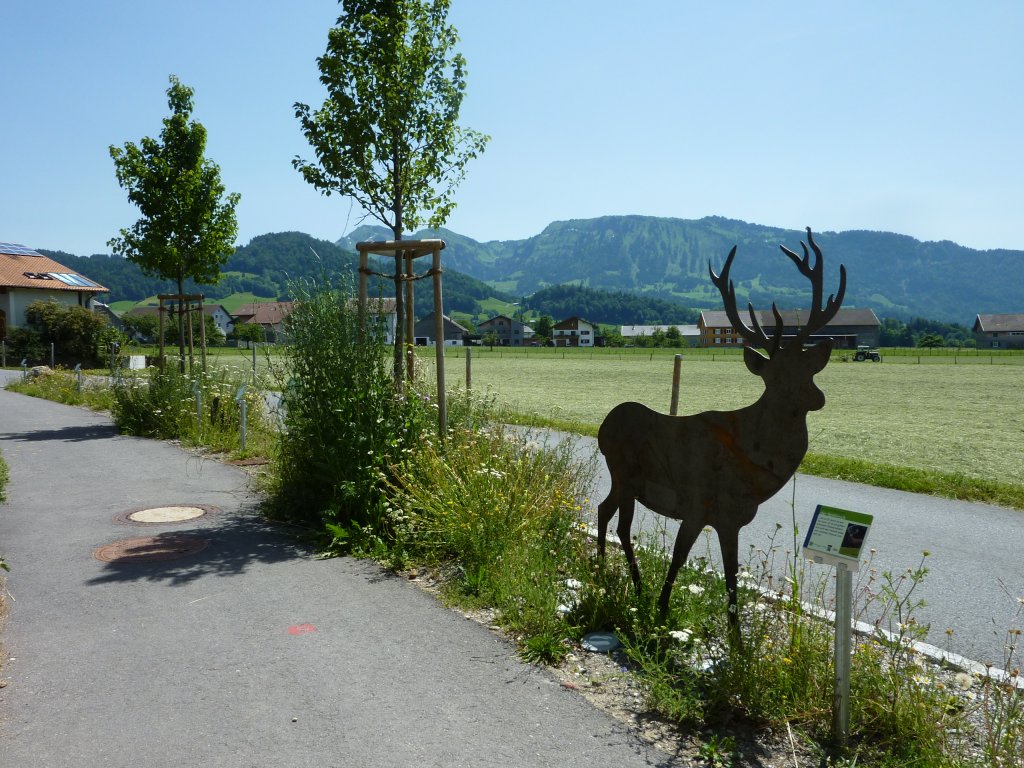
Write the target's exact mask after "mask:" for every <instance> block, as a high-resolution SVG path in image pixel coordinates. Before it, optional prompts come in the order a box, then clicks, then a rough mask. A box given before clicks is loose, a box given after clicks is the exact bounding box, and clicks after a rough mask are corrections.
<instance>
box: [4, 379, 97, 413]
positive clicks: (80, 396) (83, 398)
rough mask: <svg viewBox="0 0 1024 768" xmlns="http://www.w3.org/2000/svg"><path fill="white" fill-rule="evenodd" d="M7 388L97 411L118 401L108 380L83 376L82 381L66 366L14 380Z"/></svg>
mask: <svg viewBox="0 0 1024 768" xmlns="http://www.w3.org/2000/svg"><path fill="white" fill-rule="evenodd" d="M7 389H10V390H12V391H14V392H20V393H21V394H23V395H30V396H32V397H40V398H43V399H44V400H53V401H54V402H57V403H64V404H65V405H80V406H84V407H85V408H91V409H92V410H94V411H109V410H111V409H112V408H113V405H114V393H113V390H111V388H110V387H109V386H107V385H106V381H105V380H103V381H100V382H97V381H96V380H93V379H90V378H89V377H87V376H83V377H82V383H81V385H79V379H78V375H77V374H75V373H69V372H67V371H62V370H57V371H53V372H51V373H47V374H45V375H42V376H33V377H31V378H27V379H19V380H15V381H11V382H9V383H8V384H7Z"/></svg>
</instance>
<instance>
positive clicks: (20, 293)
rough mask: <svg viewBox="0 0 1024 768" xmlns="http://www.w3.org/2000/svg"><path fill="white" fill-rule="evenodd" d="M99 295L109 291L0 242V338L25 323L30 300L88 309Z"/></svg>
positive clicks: (33, 253)
mask: <svg viewBox="0 0 1024 768" xmlns="http://www.w3.org/2000/svg"><path fill="white" fill-rule="evenodd" d="M101 293H109V290H108V289H107V288H104V287H103V286H102V285H100V284H99V283H97V282H94V281H92V280H90V279H89V278H87V277H84V276H82V275H80V274H78V273H77V272H74V271H72V270H70V269H68V268H67V267H65V266H64V265H63V264H60V263H58V262H56V261H54V260H53V259H51V258H49V257H47V256H44V255H43V254H41V253H37V252H36V251H33V250H32V249H31V248H26V247H25V246H23V245H16V244H14V243H0V339H6V338H7V330H8V329H9V328H17V327H19V326H21V325H24V324H25V310H26V309H27V308H28V305H29V304H31V303H32V302H33V301H39V300H43V301H48V300H49V301H56V302H57V303H58V304H65V305H67V306H79V307H85V308H86V309H90V310H91V309H92V308H93V307H92V304H93V300H94V298H95V297H96V295H97V294H101Z"/></svg>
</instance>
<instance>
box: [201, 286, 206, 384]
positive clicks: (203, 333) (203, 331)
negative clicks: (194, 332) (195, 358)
mask: <svg viewBox="0 0 1024 768" xmlns="http://www.w3.org/2000/svg"><path fill="white" fill-rule="evenodd" d="M199 343H200V344H202V345H203V346H202V349H201V355H202V361H203V373H204V374H205V373H206V315H204V314H203V295H202V294H199Z"/></svg>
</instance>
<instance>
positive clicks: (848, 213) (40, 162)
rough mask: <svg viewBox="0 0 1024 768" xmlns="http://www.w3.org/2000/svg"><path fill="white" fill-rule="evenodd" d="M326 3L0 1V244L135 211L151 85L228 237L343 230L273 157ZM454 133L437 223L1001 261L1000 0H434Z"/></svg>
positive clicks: (1009, 157) (298, 95)
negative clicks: (210, 182) (788, 240)
mask: <svg viewBox="0 0 1024 768" xmlns="http://www.w3.org/2000/svg"><path fill="white" fill-rule="evenodd" d="M337 15H338V6H337V4H336V3H335V2H332V1H331V0H291V1H290V2H287V3H285V2H280V0H274V1H273V2H271V1H270V0H177V1H176V2H168V1H165V0H144V1H141V2H140V0H95V1H94V2H88V3H83V2H71V0H35V1H34V2H13V1H11V2H4V3H3V4H2V7H0V32H2V35H3V41H4V42H3V58H2V62H0V97H2V107H3V118H2V119H0V152H2V155H0V163H2V165H0V167H2V184H0V240H3V241H8V242H17V243H23V244H25V245H28V246H31V247H37V248H52V249H59V250H64V251H69V252H71V253H76V254H82V255H84V254H91V253H96V252H103V253H105V252H108V249H107V247H106V242H107V240H108V239H110V238H111V237H113V236H114V235H116V234H117V232H118V230H119V229H120V228H122V227H126V226H129V225H131V223H133V222H134V221H135V219H136V218H137V212H136V210H135V209H134V208H132V207H131V206H130V205H129V204H128V202H127V199H126V196H125V194H124V192H123V191H122V190H121V189H120V187H118V185H117V181H116V179H115V177H114V170H113V163H112V161H111V159H110V157H109V154H108V149H107V148H108V146H109V145H110V144H117V145H122V144H123V143H124V142H126V141H138V140H139V139H140V138H141V137H143V136H158V135H159V131H160V128H161V124H160V121H161V119H162V118H163V117H164V116H166V114H167V112H168V108H167V101H166V95H165V91H166V89H167V85H168V83H167V78H168V75H169V74H171V73H174V74H176V75H178V76H179V77H180V78H181V80H182V81H183V82H184V83H186V84H187V85H189V86H191V87H193V88H194V89H195V91H196V97H195V102H196V110H195V113H194V117H195V118H196V119H198V120H199V121H200V122H202V123H203V124H204V125H205V126H206V128H207V130H208V132H209V141H208V145H207V156H208V157H210V158H211V159H213V160H214V161H215V162H217V163H218V164H219V165H220V167H221V173H222V178H223V180H224V182H225V184H226V186H227V188H228V190H230V191H234V192H240V193H241V194H242V202H241V204H240V205H239V208H238V219H239V242H240V243H246V242H248V241H249V240H250V239H251V238H253V237H255V236H257V235H260V234H263V233H266V232H278V231H285V230H299V231H302V232H307V233H309V234H311V235H314V236H315V237H320V238H325V239H329V240H336V239H337V238H338V237H340V236H341V235H342V234H344V233H346V232H347V231H349V230H351V229H352V228H353V227H354V226H355V225H356V224H358V223H359V219H360V213H359V211H358V210H354V209H352V207H351V205H350V204H349V202H348V201H346V200H344V199H341V198H338V197H336V196H334V197H330V198H325V197H323V196H321V195H320V194H319V193H318V192H317V191H316V190H315V189H313V188H312V187H310V186H308V185H307V184H305V182H303V181H302V179H301V177H300V176H299V175H298V173H296V172H295V171H294V170H293V169H292V167H291V163H290V161H291V159H292V157H293V156H295V155H296V154H300V155H303V156H305V157H311V153H310V151H309V149H308V147H307V145H306V144H305V141H304V139H303V137H302V134H301V132H300V130H299V126H298V122H297V120H296V119H295V117H294V112H293V109H292V104H293V102H295V101H305V102H307V103H310V104H312V105H317V106H318V105H319V103H320V102H321V101H322V97H323V93H322V90H321V87H320V85H319V82H318V80H317V77H318V71H317V69H316V63H315V59H316V57H317V56H319V55H320V54H322V53H323V50H324V44H325V42H326V33H327V28H328V27H329V26H330V25H331V24H332V23H333V22H334V20H335V19H336V17H337ZM451 21H452V22H453V23H454V24H455V25H456V26H457V27H458V29H459V32H460V36H461V43H460V50H461V51H462V52H463V54H465V56H466V58H467V60H468V63H469V78H468V96H467V98H466V101H465V102H464V104H463V110H462V123H463V124H464V125H466V126H468V127H471V128H474V129H476V130H479V131H482V132H484V133H487V134H490V135H491V137H492V139H491V143H490V145H489V147H488V149H487V151H486V152H485V153H484V155H483V156H481V157H480V158H479V159H478V160H476V161H474V162H473V163H471V164H470V166H469V168H468V176H467V179H466V181H465V182H464V183H463V185H462V186H461V187H460V188H459V190H458V192H457V201H458V208H457V209H456V211H455V213H454V214H453V216H452V217H451V219H450V220H449V222H448V226H449V227H450V228H451V229H453V230H455V231H457V232H460V233H462V234H465V235H468V236H470V237H473V238H475V239H477V240H482V241H487V240H507V239H518V238H525V237H529V236H531V235H534V234H537V233H539V232H540V231H541V230H542V229H543V227H544V226H545V225H547V224H548V223H550V222H551V221H555V220H564V219H571V218H589V217H594V216H601V215H606V214H643V215H653V216H674V217H679V218H699V217H702V216H706V215H721V216H726V217H730V218H737V219H743V220H746V221H750V222H755V223H759V224H768V225H773V226H780V227H787V228H793V229H799V228H802V227H804V226H807V225H810V226H812V227H813V228H814V229H815V230H821V231H825V230H847V229H873V230H887V231H894V232H900V233H903V234H907V235H911V236H913V237H916V238H918V239H921V240H953V241H955V242H958V243H961V244H964V245H968V246H971V247H974V248H1000V247H1003V248H1015V249H1024V227H1022V226H1021V217H1022V213H1024V210H1022V208H1024V139H1022V128H1024V97H1022V92H1021V78H1022V76H1024V66H1022V64H1024V45H1022V44H1021V40H1022V39H1024V3H1021V2H1019V1H1018V0H1006V1H1002V2H1000V1H992V2H988V1H987V0H980V1H979V2H971V3H967V2H962V1H959V0H955V1H954V0H949V1H946V0H927V1H922V0H916V1H915V0H907V1H901V2H898V3H894V2H891V0H890V1H886V2H881V1H876V0H867V1H865V2H858V3H831V2H786V1H785V0H776V1H775V2H763V0H758V1H756V2H754V1H750V2H747V1H744V0H733V2H728V3H710V2H689V1H688V0H687V1H684V0H634V1H633V2H622V0H614V1H612V0H515V2H512V0H504V1H501V0H454V3H453V9H452V14H451Z"/></svg>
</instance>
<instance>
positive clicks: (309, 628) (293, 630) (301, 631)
mask: <svg viewBox="0 0 1024 768" xmlns="http://www.w3.org/2000/svg"><path fill="white" fill-rule="evenodd" d="M310 632H316V627H314V626H313V625H312V624H296V625H295V626H292V627H288V634H289V635H308V634H309V633H310Z"/></svg>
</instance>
